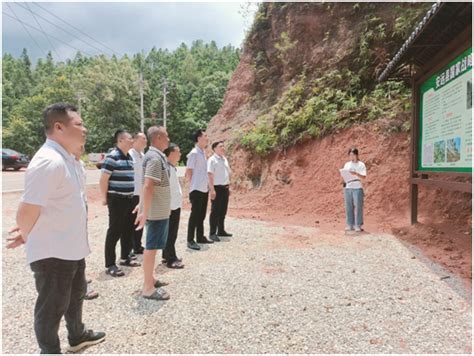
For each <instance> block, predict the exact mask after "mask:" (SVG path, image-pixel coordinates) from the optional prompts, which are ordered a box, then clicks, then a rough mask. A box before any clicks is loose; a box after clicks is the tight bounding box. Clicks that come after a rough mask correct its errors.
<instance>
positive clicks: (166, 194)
mask: <svg viewBox="0 0 474 356" xmlns="http://www.w3.org/2000/svg"><path fill="white" fill-rule="evenodd" d="M169 170H170V167H169V165H168V161H167V159H166V156H165V155H164V154H163V152H161V151H160V150H158V149H157V148H155V147H153V146H150V149H149V150H148V152H147V153H146V154H145V157H144V159H143V181H145V178H149V179H151V180H153V182H154V186H153V188H154V189H153V197H152V199H151V206H150V210H149V211H148V216H147V219H148V220H165V219H169V217H170V213H171V189H170V172H169ZM140 200H141V199H140Z"/></svg>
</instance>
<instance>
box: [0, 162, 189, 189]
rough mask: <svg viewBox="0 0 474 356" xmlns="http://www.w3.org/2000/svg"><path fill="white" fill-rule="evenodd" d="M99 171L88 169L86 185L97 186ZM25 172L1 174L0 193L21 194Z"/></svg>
mask: <svg viewBox="0 0 474 356" xmlns="http://www.w3.org/2000/svg"><path fill="white" fill-rule="evenodd" d="M184 172H185V167H178V177H184ZM99 177H100V171H99V170H98V169H90V170H88V171H87V185H96V184H99ZM24 182H25V171H24V170H21V171H18V172H14V171H7V172H2V193H11V192H21V191H23V188H24Z"/></svg>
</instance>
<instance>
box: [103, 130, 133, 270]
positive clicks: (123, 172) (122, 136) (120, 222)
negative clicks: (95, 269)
mask: <svg viewBox="0 0 474 356" xmlns="http://www.w3.org/2000/svg"><path fill="white" fill-rule="evenodd" d="M115 141H116V143H117V145H116V147H115V148H114V149H113V150H112V152H110V153H109V154H108V155H107V158H106V159H105V161H104V164H103V165H102V174H101V176H100V182H99V187H100V192H101V195H102V204H103V205H107V207H108V209H109V228H108V230H107V236H106V238H105V268H106V273H107V274H109V275H111V276H112V277H122V276H123V275H124V273H123V271H122V270H121V269H120V268H118V267H117V265H116V256H115V247H116V246H117V241H118V240H119V239H120V245H121V260H120V265H121V266H128V267H138V266H140V264H139V263H137V262H135V261H132V260H131V259H130V252H131V251H132V238H133V230H134V216H133V209H134V208H135V205H134V200H133V191H134V189H135V184H134V169H133V160H132V157H131V156H130V155H129V154H128V152H129V151H130V149H131V148H132V145H133V140H132V136H131V135H130V134H129V133H128V132H126V131H123V130H118V131H117V132H116V133H115Z"/></svg>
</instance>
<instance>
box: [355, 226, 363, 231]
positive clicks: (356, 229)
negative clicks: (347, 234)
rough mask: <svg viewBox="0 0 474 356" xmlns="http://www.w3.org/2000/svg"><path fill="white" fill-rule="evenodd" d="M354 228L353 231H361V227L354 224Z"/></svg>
mask: <svg viewBox="0 0 474 356" xmlns="http://www.w3.org/2000/svg"><path fill="white" fill-rule="evenodd" d="M354 230H355V232H361V231H362V229H361V228H360V227H359V226H356V227H355V229H354Z"/></svg>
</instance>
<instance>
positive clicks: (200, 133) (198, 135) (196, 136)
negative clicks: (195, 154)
mask: <svg viewBox="0 0 474 356" xmlns="http://www.w3.org/2000/svg"><path fill="white" fill-rule="evenodd" d="M204 132H206V130H204V129H199V130H196V132H195V133H194V134H193V139H194V142H198V138H199V137H201V136H202V135H203V134H204Z"/></svg>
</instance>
